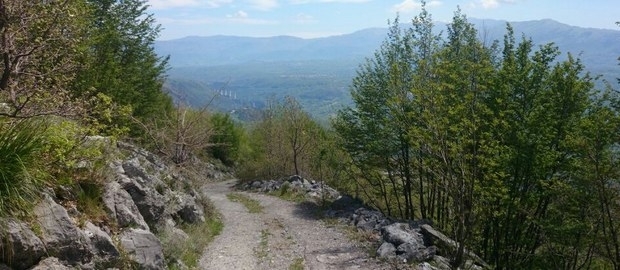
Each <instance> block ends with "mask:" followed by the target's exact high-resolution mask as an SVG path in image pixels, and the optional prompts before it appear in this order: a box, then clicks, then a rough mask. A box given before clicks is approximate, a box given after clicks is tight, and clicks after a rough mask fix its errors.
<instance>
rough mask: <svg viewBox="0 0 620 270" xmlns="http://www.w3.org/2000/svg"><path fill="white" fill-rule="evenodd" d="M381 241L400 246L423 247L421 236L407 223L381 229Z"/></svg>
mask: <svg viewBox="0 0 620 270" xmlns="http://www.w3.org/2000/svg"><path fill="white" fill-rule="evenodd" d="M381 234H382V235H383V240H385V241H386V242H390V243H392V244H394V246H400V245H402V244H404V243H411V244H416V245H418V246H424V239H423V236H422V235H420V234H418V233H416V232H415V231H413V230H412V229H411V228H410V227H409V224H407V223H394V224H391V225H388V226H385V227H383V228H382V229H381Z"/></svg>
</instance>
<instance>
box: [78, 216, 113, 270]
mask: <svg viewBox="0 0 620 270" xmlns="http://www.w3.org/2000/svg"><path fill="white" fill-rule="evenodd" d="M84 235H86V236H87V237H88V239H89V240H90V244H91V249H92V250H93V252H94V253H95V265H97V266H100V267H111V266H114V265H116V264H117V263H118V262H119V260H120V252H119V251H118V248H116V246H115V245H114V242H113V241H112V238H111V237H110V235H108V234H107V233H106V232H104V231H102V230H101V229H100V228H99V227H97V226H95V225H94V224H92V223H90V222H86V224H85V225H84Z"/></svg>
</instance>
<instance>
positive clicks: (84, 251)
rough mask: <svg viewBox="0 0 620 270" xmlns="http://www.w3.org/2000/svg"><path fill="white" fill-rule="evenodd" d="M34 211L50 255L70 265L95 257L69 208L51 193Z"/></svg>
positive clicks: (42, 238)
mask: <svg viewBox="0 0 620 270" xmlns="http://www.w3.org/2000/svg"><path fill="white" fill-rule="evenodd" d="M34 213H35V215H36V216H37V221H38V223H39V225H40V226H41V231H42V236H41V240H43V243H45V246H46V247H47V253H48V254H49V255H50V256H53V257H57V258H58V259H60V260H61V261H63V262H66V263H67V264H69V265H78V264H82V263H88V262H90V261H91V259H92V257H93V253H92V251H91V250H90V248H89V243H88V239H87V238H86V237H85V235H84V234H83V233H82V231H81V230H80V229H79V228H78V227H77V226H76V225H75V224H74V223H73V221H72V220H71V218H70V217H69V214H68V213H67V210H66V209H65V208H63V207H62V206H60V205H59V204H57V203H56V202H55V201H54V200H53V199H52V198H51V197H50V196H49V195H45V196H44V199H43V201H42V202H40V203H39V204H37V205H36V207H35V208H34Z"/></svg>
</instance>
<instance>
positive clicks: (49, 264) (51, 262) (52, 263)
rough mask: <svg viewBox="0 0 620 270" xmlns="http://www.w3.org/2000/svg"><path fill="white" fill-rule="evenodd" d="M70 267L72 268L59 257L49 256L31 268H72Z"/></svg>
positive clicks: (38, 269) (66, 269) (47, 269)
mask: <svg viewBox="0 0 620 270" xmlns="http://www.w3.org/2000/svg"><path fill="white" fill-rule="evenodd" d="M70 269H71V268H69V267H67V266H65V265H64V264H62V263H60V261H59V260H58V258H54V257H49V258H46V259H45V260H42V261H40V262H39V264H37V265H36V266H35V267H33V268H31V269H30V270H70Z"/></svg>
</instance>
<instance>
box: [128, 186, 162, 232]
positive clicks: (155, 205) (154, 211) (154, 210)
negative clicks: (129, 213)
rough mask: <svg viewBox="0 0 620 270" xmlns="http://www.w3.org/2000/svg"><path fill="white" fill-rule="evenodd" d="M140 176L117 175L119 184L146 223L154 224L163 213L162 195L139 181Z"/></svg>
mask: <svg viewBox="0 0 620 270" xmlns="http://www.w3.org/2000/svg"><path fill="white" fill-rule="evenodd" d="M140 180H142V179H140V178H138V179H136V178H128V177H125V176H123V175H121V176H120V177H119V180H118V181H119V184H121V186H122V187H123V189H124V190H126V191H127V192H128V193H129V195H131V199H132V200H133V201H134V203H135V204H136V206H138V209H139V210H140V214H142V217H143V218H144V220H145V221H146V223H147V224H151V225H153V224H156V223H157V222H159V221H160V220H161V218H162V214H163V213H164V209H165V206H164V196H163V195H161V194H160V193H159V192H157V191H156V190H155V189H153V188H151V187H149V186H147V185H144V184H142V183H140V182H139V181H140Z"/></svg>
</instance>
